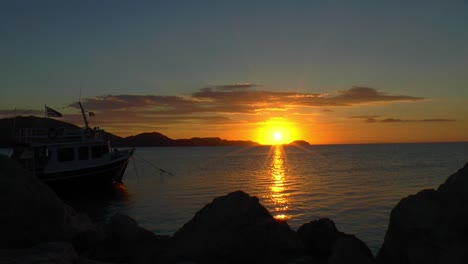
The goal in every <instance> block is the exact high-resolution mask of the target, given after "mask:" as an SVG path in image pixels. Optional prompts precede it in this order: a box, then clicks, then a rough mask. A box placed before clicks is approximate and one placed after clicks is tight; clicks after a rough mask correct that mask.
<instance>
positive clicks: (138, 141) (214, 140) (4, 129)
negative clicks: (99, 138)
mask: <svg viewBox="0 0 468 264" xmlns="http://www.w3.org/2000/svg"><path fill="white" fill-rule="evenodd" d="M59 127H60V128H75V129H76V128H79V127H78V126H76V125H74V124H70V123H67V122H63V121H59V120H56V119H51V118H42V117H35V116H27V117H23V116H18V117H16V118H4V119H0V147H11V146H14V129H15V128H17V129H18V128H59ZM104 138H105V139H106V140H109V141H111V144H112V146H114V147H182V146H257V145H260V144H259V143H257V142H253V141H242V140H225V139H221V138H218V137H208V138H199V137H194V138H190V139H171V138H169V137H167V136H165V135H163V134H161V133H158V132H150V133H141V134H138V135H135V136H129V137H119V136H117V135H114V134H111V133H108V132H104Z"/></svg>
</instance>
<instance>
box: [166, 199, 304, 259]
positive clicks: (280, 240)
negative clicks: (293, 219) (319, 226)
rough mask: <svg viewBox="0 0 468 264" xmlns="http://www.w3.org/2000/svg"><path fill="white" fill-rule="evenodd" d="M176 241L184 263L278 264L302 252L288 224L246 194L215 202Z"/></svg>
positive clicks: (183, 228)
mask: <svg viewBox="0 0 468 264" xmlns="http://www.w3.org/2000/svg"><path fill="white" fill-rule="evenodd" d="M173 240H174V246H175V248H177V249H178V250H179V252H178V254H179V260H180V261H182V260H191V261H195V262H200V263H214V262H218V263H245V262H248V263H262V262H273V263H278V262H281V261H282V260H283V259H284V257H286V256H288V254H290V253H291V252H294V251H295V250H298V249H301V248H302V245H301V243H300V240H299V238H298V236H297V234H296V233H295V232H294V231H292V230H291V229H290V228H289V226H288V224H287V223H286V222H284V221H279V220H276V219H274V218H273V217H272V216H271V214H270V213H269V212H268V210H267V209H266V208H265V207H263V206H262V205H261V204H260V203H259V200H258V198H257V197H254V196H249V195H248V194H246V193H244V192H242V191H236V192H232V193H229V194H228V195H226V196H221V197H218V198H215V199H214V200H213V202H211V203H210V204H207V205H206V206H205V207H204V208H202V209H201V210H200V211H198V212H197V213H196V215H195V216H194V217H193V218H192V219H191V220H190V221H189V222H188V223H186V224H185V225H184V226H183V227H182V228H181V229H179V230H178V231H177V232H176V233H175V234H174V237H173Z"/></svg>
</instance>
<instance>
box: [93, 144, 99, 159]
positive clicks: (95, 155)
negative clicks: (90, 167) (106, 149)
mask: <svg viewBox="0 0 468 264" xmlns="http://www.w3.org/2000/svg"><path fill="white" fill-rule="evenodd" d="M91 153H92V155H93V159H96V158H100V157H101V156H102V147H101V146H93V147H92V148H91Z"/></svg>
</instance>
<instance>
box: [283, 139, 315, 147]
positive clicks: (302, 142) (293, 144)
mask: <svg viewBox="0 0 468 264" xmlns="http://www.w3.org/2000/svg"><path fill="white" fill-rule="evenodd" d="M288 145H289V146H310V144H309V142H307V141H305V140H296V141H293V142H291V143H289V144H288Z"/></svg>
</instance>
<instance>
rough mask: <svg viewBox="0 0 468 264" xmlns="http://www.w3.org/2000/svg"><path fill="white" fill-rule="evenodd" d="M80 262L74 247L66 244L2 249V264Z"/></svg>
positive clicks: (0, 251)
mask: <svg viewBox="0 0 468 264" xmlns="http://www.w3.org/2000/svg"><path fill="white" fill-rule="evenodd" d="M79 260H80V259H79V257H78V255H77V253H76V252H75V249H74V248H73V246H72V245H71V244H69V243H66V242H49V243H41V244H38V245H36V246H34V247H31V248H24V249H9V250H8V249H0V263H2V264H9V263H11V264H16V263H24V264H28V263H31V264H33V263H34V264H38V263H44V264H45V263H57V264H74V263H79Z"/></svg>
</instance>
